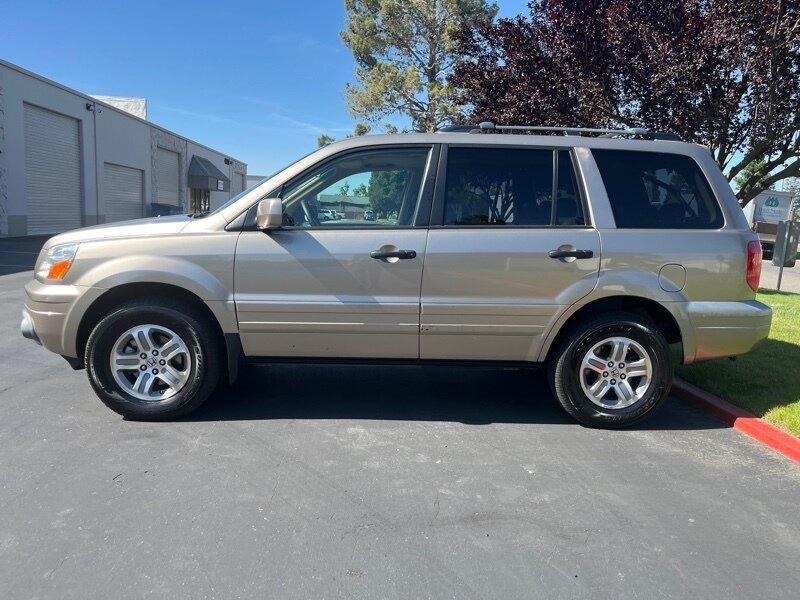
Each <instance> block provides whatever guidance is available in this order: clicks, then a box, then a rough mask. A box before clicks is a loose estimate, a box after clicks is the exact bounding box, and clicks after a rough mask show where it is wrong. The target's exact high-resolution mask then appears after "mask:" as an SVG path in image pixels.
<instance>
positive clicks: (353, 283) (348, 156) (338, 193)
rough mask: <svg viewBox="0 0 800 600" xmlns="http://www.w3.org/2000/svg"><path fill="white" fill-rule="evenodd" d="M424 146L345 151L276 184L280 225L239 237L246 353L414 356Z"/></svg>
mask: <svg viewBox="0 0 800 600" xmlns="http://www.w3.org/2000/svg"><path fill="white" fill-rule="evenodd" d="M434 154H435V151H434V148H433V147H430V146H401V147H380V148H375V149H364V150H358V151H352V152H347V153H344V154H341V155H337V156H335V157H333V158H332V159H331V160H329V161H326V162H325V163H324V164H322V165H320V166H317V167H314V168H313V169H312V170H310V171H309V172H306V173H304V174H302V175H300V176H299V177H298V178H296V179H295V180H293V181H290V182H289V183H288V184H287V185H286V186H284V189H283V192H282V199H283V203H284V211H285V212H284V227H283V228H282V229H280V230H277V231H272V232H269V233H266V232H262V231H244V232H242V234H241V236H240V238H239V243H238V246H237V251H236V265H235V298H236V311H237V317H238V320H239V331H240V335H241V340H242V345H243V348H244V352H245V354H246V355H248V356H271V357H281V356H287V357H288V356H292V357H298V356H300V357H302V356H306V357H360V358H370V357H379V358H418V357H419V292H420V285H421V280H422V264H423V259H424V256H425V244H426V237H427V229H426V228H427V223H428V220H429V216H430V199H431V196H432V188H433V178H432V177H429V176H428V173H429V171H430V170H429V169H428V165H429V163H430V162H431V161H432V160H435V157H434V156H433V155H434Z"/></svg>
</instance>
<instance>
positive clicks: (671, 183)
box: [592, 150, 724, 229]
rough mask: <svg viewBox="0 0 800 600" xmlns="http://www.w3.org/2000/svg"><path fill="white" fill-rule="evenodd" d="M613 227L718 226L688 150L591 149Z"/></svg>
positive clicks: (718, 217)
mask: <svg viewBox="0 0 800 600" xmlns="http://www.w3.org/2000/svg"><path fill="white" fill-rule="evenodd" d="M592 154H593V155H594V159H595V162H596V163H597V167H598V169H599V170H600V176H601V177H602V179H603V184H604V185H605V188H606V192H607V194H608V200H609V202H610V203H611V210H612V212H613V213H614V220H615V221H616V224H617V227H618V228H622V229H719V228H720V227H722V225H723V224H724V219H723V217H722V211H721V210H720V207H719V204H718V203H717V200H716V198H715V197H714V194H713V193H712V191H711V186H710V185H709V184H708V181H707V180H706V177H705V175H703V172H702V171H701V170H700V167H699V166H698V164H697V163H696V162H695V161H694V160H693V159H691V158H690V157H688V156H683V155H681V154H668V153H661V152H634V151H630V150H593V151H592Z"/></svg>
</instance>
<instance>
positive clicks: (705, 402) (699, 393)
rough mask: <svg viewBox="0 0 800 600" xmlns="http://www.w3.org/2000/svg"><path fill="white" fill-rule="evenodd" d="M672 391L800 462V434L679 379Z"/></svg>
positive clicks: (673, 385)
mask: <svg viewBox="0 0 800 600" xmlns="http://www.w3.org/2000/svg"><path fill="white" fill-rule="evenodd" d="M672 393H673V394H674V395H675V396H677V397H678V398H680V399H681V400H686V401H687V402H691V403H692V404H695V405H697V406H699V407H700V408H703V409H705V410H707V411H708V412H710V413H712V414H713V415H715V416H716V417H718V418H719V419H721V420H722V421H724V422H725V423H727V424H728V425H730V426H731V427H733V428H734V429H738V430H739V431H741V432H742V433H744V434H745V435H749V436H750V437H751V438H753V439H755V440H757V441H759V442H761V443H762V444H764V445H765V446H769V447H770V448H772V449H773V450H775V451H776V452H780V453H781V454H783V455H784V456H786V457H787V458H790V459H792V460H793V461H795V462H798V463H800V438H796V437H794V436H793V435H792V434H790V433H786V432H785V431H783V430H782V429H778V428H777V427H775V425H771V424H770V423H767V422H766V421H764V420H762V419H759V418H758V417H757V416H755V415H754V414H753V413H751V412H749V411H746V410H745V409H743V408H739V407H738V406H735V405H733V404H731V403H730V402H728V401H727V400H723V399H722V398H720V397H718V396H715V395H714V394H711V393H709V392H707V391H705V390H703V389H700V388H699V387H697V386H694V385H692V384H691V383H687V382H686V381H683V380H682V379H676V380H675V381H674V382H673V384H672Z"/></svg>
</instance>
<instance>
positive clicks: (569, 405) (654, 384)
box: [548, 313, 672, 429]
mask: <svg viewBox="0 0 800 600" xmlns="http://www.w3.org/2000/svg"><path fill="white" fill-rule="evenodd" d="M612 338H613V339H616V340H617V341H614V340H613V339H612ZM608 340H611V341H610V342H609V343H607V344H604V342H606V341H608ZM624 340H629V341H630V342H632V343H631V344H629V346H628V347H629V350H628V351H627V354H626V358H625V360H629V362H630V364H627V365H624V366H623V367H622V368H620V367H619V365H620V363H621V362H622V361H618V362H615V363H614V362H613V360H609V361H608V362H606V363H605V367H600V366H599V365H597V364H596V363H597V357H599V356H603V357H604V358H603V360H608V359H613V358H614V356H613V355H612V353H613V351H614V348H623V349H624V347H625V346H624ZM600 344H602V345H600ZM595 350H596V351H597V353H596V354H594V356H593V361H590V362H592V365H591V366H586V367H583V368H582V365H583V364H585V363H583V361H584V358H587V359H588V357H589V356H590V355H589V352H590V351H595ZM622 351H624V350H622ZM607 352H608V354H606V353H607ZM642 353H645V354H646V360H645V361H644V363H643V364H644V365H647V364H648V361H649V374H646V375H642V376H638V377H637V374H638V373H639V372H641V371H642V370H645V369H646V368H647V367H646V366H640V365H641V364H642V360H641V358H640V357H639V354H642ZM609 363H613V365H614V366H613V367H609V366H608V364H609ZM634 365H636V366H635V367H634ZM599 368H602V369H604V370H603V372H602V373H600V372H595V370H596V369H599ZM606 369H607V370H606ZM628 369H630V373H631V375H630V377H628V375H626V372H628V371H627V370H628ZM615 374H616V378H615ZM548 375H549V380H550V387H551V389H552V391H553V395H554V396H555V397H556V399H557V400H558V402H559V403H560V404H561V406H562V407H563V408H564V410H566V411H567V413H568V414H569V415H570V416H572V417H573V418H574V419H575V420H577V421H578V422H579V423H581V424H583V425H586V426H587V427H601V428H609V429H618V428H622V427H628V426H630V425H633V424H634V423H637V422H639V421H641V420H642V419H644V418H645V417H647V416H649V415H651V414H652V413H653V412H654V411H655V410H656V409H658V408H659V407H660V406H661V404H663V402H664V400H665V399H666V397H667V394H668V392H669V389H670V386H671V385H672V358H671V355H670V349H669V345H668V344H667V341H666V339H665V338H664V336H663V334H662V333H661V332H660V331H659V330H658V328H657V327H656V326H655V324H654V323H653V322H652V321H650V320H649V319H647V318H646V317H643V316H640V315H637V314H632V313H612V314H608V315H603V316H600V317H595V318H593V319H591V320H589V321H587V322H585V323H581V324H580V325H578V326H577V327H575V328H574V329H572V330H571V331H569V332H568V334H567V335H566V336H565V337H564V339H563V340H562V341H561V342H560V343H559V344H558V346H557V347H556V348H554V351H553V352H552V354H551V360H550V364H549V369H548ZM622 375H625V377H622ZM619 377H622V379H618V378H619ZM582 378H583V379H582ZM600 379H604V380H605V381H606V383H605V384H603V383H597V382H598V381H599V380H600ZM625 381H627V383H628V385H627V387H625V388H624V389H625V391H626V392H627V390H628V389H630V390H633V391H634V395H633V396H630V395H628V396H627V397H626V395H625V394H623V391H622V389H623V388H622V386H624V383H625ZM611 382H615V384H616V385H617V386H620V387H615V386H611V387H610V388H609V391H608V392H607V393H606V395H605V396H604V397H602V398H595V399H594V400H593V399H592V395H590V390H592V389H595V384H596V385H597V386H598V387H597V394H594V395H595V396H596V395H598V394H600V393H602V390H603V389H606V388H604V387H603V386H604V385H605V386H610V385H611ZM637 386H640V387H637ZM637 389H638V390H640V391H639V393H637ZM628 403H629V404H628Z"/></svg>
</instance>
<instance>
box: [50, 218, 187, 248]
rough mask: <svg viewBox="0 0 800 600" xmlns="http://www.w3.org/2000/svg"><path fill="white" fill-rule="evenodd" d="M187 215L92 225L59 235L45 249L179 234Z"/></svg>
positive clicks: (51, 239) (184, 225) (184, 224)
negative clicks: (59, 245)
mask: <svg viewBox="0 0 800 600" xmlns="http://www.w3.org/2000/svg"><path fill="white" fill-rule="evenodd" d="M191 220H192V219H191V217H189V216H188V215H171V216H168V217H152V218H149V219H134V220H132V221H118V222H116V223H109V224H107V225H93V226H92V227H83V228H81V229H73V230H72V231H67V232H65V233H60V234H58V235H57V236H55V237H52V238H50V239H49V240H47V243H46V244H45V247H46V248H49V247H51V246H55V245H57V244H74V243H78V242H94V241H98V240H110V239H115V238H133V237H150V236H160V235H169V234H173V233H179V232H180V231H181V230H182V229H183V228H184V227H186V225H188V224H189V222H190V221H191Z"/></svg>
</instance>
